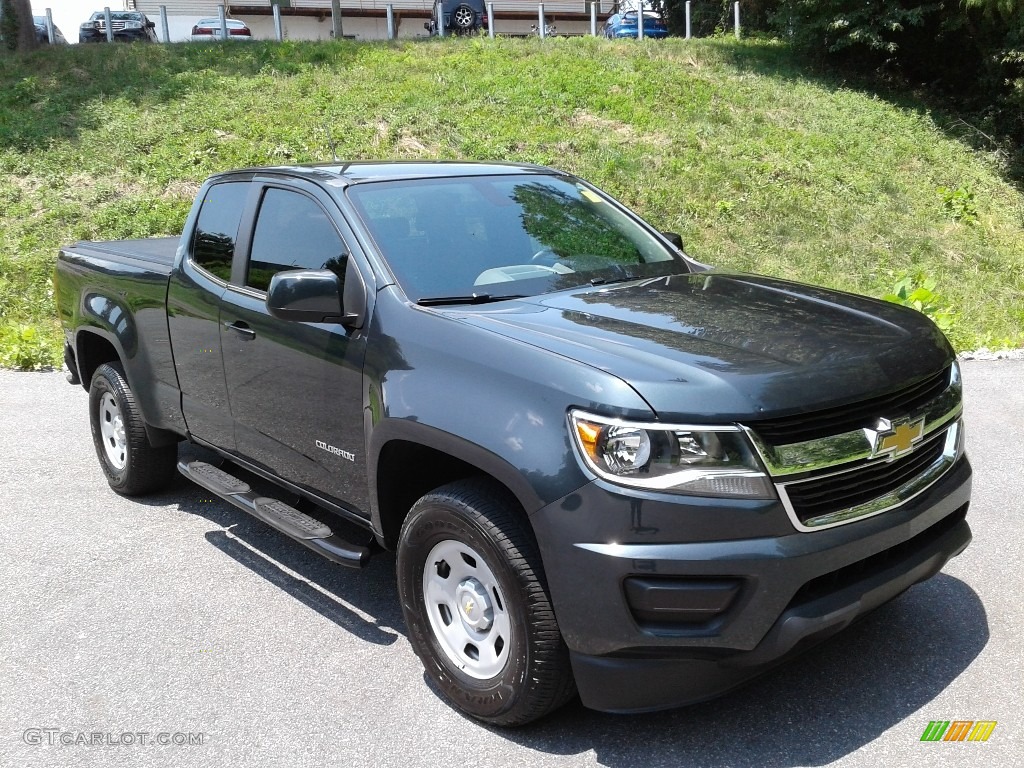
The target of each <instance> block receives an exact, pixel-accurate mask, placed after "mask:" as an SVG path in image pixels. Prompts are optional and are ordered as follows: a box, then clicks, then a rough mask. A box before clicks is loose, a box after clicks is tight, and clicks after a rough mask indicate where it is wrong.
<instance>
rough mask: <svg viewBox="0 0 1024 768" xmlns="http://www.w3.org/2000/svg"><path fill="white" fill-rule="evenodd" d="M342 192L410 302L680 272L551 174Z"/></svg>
mask: <svg viewBox="0 0 1024 768" xmlns="http://www.w3.org/2000/svg"><path fill="white" fill-rule="evenodd" d="M348 195H349V199H350V200H351V201H352V202H353V204H354V205H355V207H356V209H357V211H358V212H359V215H360V217H361V218H362V220H363V222H364V223H365V224H366V227H367V228H368V229H369V230H370V234H371V235H372V236H373V239H374V241H375V242H376V244H377V246H378V248H379V249H380V251H381V253H382V255H383V256H384V258H385V259H386V260H387V262H388V264H389V265H390V267H391V271H392V272H393V273H394V275H395V278H396V279H397V280H398V283H399V285H401V287H402V289H403V290H404V291H405V293H406V295H408V296H409V298H410V299H412V300H413V301H420V300H423V299H431V298H447V297H460V296H462V297H467V298H468V297H474V296H476V297H491V298H497V297H503V296H526V295H536V294H540V293H547V292H549V291H555V290H562V289H565V288H573V287H576V286H580V285H585V284H588V283H590V284H600V283H604V282H613V281H615V282H617V281H621V280H627V279H632V278H641V277H653V276H660V275H668V274H672V273H674V272H679V271H685V270H686V267H685V266H684V265H683V264H682V263H681V262H680V261H678V260H677V259H676V258H675V256H674V255H673V253H672V251H670V250H669V249H668V248H667V247H666V246H665V245H664V244H663V243H662V242H661V241H660V240H659V239H658V238H657V237H656V236H655V235H654V234H653V233H651V232H650V231H648V230H647V229H646V228H644V227H643V226H641V225H640V224H638V223H637V222H636V221H635V220H633V219H632V217H630V216H629V215H627V214H626V213H625V212H624V211H623V210H622V209H620V208H619V207H618V206H616V205H615V204H614V203H613V202H611V201H610V200H608V199H607V198H605V197H603V196H602V195H600V194H598V193H596V192H594V191H593V190H592V189H591V188H589V187H587V186H585V185H583V184H582V183H578V182H573V181H572V180H569V179H564V178H559V177H556V176H541V175H537V176H534V175H531V176H522V175H519V176H482V177H471V178H452V179H422V180H415V181H393V182H374V183H367V184H360V185H356V186H354V187H351V188H349V190H348Z"/></svg>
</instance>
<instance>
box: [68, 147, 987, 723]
mask: <svg viewBox="0 0 1024 768" xmlns="http://www.w3.org/2000/svg"><path fill="white" fill-rule="evenodd" d="M55 285H56V297H57V303H58V308H59V314H60V319H61V321H62V324H63V327H64V329H65V338H66V348H65V360H66V362H67V366H68V368H69V370H70V372H71V373H70V374H69V378H70V380H71V381H72V383H76V384H77V383H81V384H82V385H83V386H84V387H85V388H86V389H87V390H88V392H89V418H90V421H91V426H92V436H93V441H94V443H95V449H96V453H97V455H98V457H99V462H100V466H101V467H102V469H103V472H104V473H105V474H106V477H107V479H108V480H109V483H110V486H111V487H112V488H113V489H114V491H116V492H118V493H122V494H128V495H131V494H143V493H147V492H151V491H155V490H157V489H158V488H161V487H162V486H164V485H165V484H167V483H168V481H170V480H171V479H172V477H173V476H174V473H175V472H176V471H177V472H180V473H182V474H184V475H185V476H187V477H188V478H190V479H191V480H193V481H194V482H195V483H198V484H199V485H200V486H202V487H203V488H206V489H208V490H209V491H210V492H212V493H214V494H216V495H218V496H219V497H221V498H222V499H224V500H225V501H227V502H229V503H231V504H233V505H234V506H236V507H238V508H240V509H242V510H245V511H246V512H248V513H250V514H252V515H254V516H256V517H257V518H260V519H261V520H263V521H265V522H266V523H267V524H269V525H270V526H272V527H273V528H276V529H277V530H278V531H280V532H281V533H283V534H285V535H287V536H290V537H292V538H293V539H295V540H296V541H298V542H299V543H301V544H302V545H304V546H306V547H308V548H309V549H311V550H312V551H314V552H317V553H319V554H320V555H322V556H324V557H327V558H330V559H331V560H333V561H335V562H337V563H340V564H342V565H346V566H352V567H360V566H362V565H364V564H365V563H366V561H367V558H368V557H370V556H371V555H372V554H374V553H376V552H380V551H381V550H394V551H395V552H396V568H397V576H398V591H399V599H400V601H401V606H402V610H403V614H404V617H405V621H406V623H407V629H408V637H409V641H410V643H411V645H412V647H413V649H414V650H415V652H416V653H417V655H418V656H419V657H420V659H421V660H422V662H423V664H424V667H425V669H426V671H427V674H428V676H429V678H430V679H431V680H432V681H433V683H435V684H436V686H437V688H438V689H440V690H441V691H442V692H443V693H444V694H445V696H446V697H447V698H448V699H449V700H450V702H451V703H452V704H453V705H454V706H456V707H458V708H459V709H461V710H463V711H464V712H466V713H468V714H469V715H471V716H473V717H476V718H479V719H481V720H484V721H487V722H490V723H494V724H499V725H518V724H522V723H526V722H528V721H530V720H534V719H536V718H539V717H542V716H544V715H545V714H546V713H548V712H550V711H552V710H553V709H555V708H556V707H558V706H560V705H561V704H563V703H564V702H566V701H567V700H568V699H570V698H572V697H573V696H575V695H577V693H578V695H579V696H580V697H581V699H582V701H583V703H584V704H585V705H586V706H588V707H591V708H594V709H598V710H604V711H613V712H636V711H644V710H653V709H658V708H665V707H672V706H678V705H682V704H687V703H692V702H696V701H700V700H703V699H707V698H709V697H712V696H716V695H719V694H721V693H723V692H725V691H728V690H729V689H732V688H734V687H736V686H738V685H740V684H741V683H743V682H745V681H747V680H748V679H750V678H751V677H753V676H754V675H756V674H758V673H759V672H761V671H763V670H766V669H768V668H770V667H771V666H773V665H775V664H777V663H779V662H780V661H783V660H785V659H788V658H789V657H791V656H793V655H794V654H796V653H798V652H800V651H801V650H803V649H805V648H807V647H808V646H811V645H813V644H815V643H817V642H819V641H821V640H823V639H825V638H827V637H829V636H830V635H832V634H834V633H835V632H838V631H840V630H841V629H842V628H843V627H845V626H847V625H849V624H850V623H851V622H852V621H854V620H856V619H857V618H859V617H860V616H862V615H863V614H864V613H865V612H867V611H869V610H871V609H872V608H875V607H876V606H878V605H880V604H882V603H884V602H886V601H888V600H890V599H892V598H894V597H895V596H897V595H899V594H900V593H902V592H903V591H904V590H906V589H907V588H908V587H910V586H911V585H913V584H915V583H917V582H920V581H922V580H924V579H927V578H929V577H930V576H932V575H934V574H935V573H937V572H938V571H939V570H940V569H941V568H942V567H943V565H944V564H945V563H946V562H947V561H948V560H949V559H950V558H952V557H954V556H955V555H957V554H959V553H960V552H961V551H963V549H964V548H965V547H966V546H967V545H968V543H969V542H970V539H971V532H970V528H969V527H968V523H967V521H966V519H965V518H966V514H967V509H968V504H969V497H970V485H971V468H970V465H969V463H968V460H967V458H966V456H965V455H964V434H963V427H962V424H961V415H962V404H961V380H960V370H959V368H958V365H957V362H956V359H955V356H954V353H953V350H952V349H951V348H950V346H949V344H948V342H947V341H946V339H945V338H944V336H943V335H942V333H941V332H940V331H939V330H938V329H937V328H936V327H935V326H934V325H933V324H932V323H931V322H930V321H929V320H928V319H927V318H926V317H925V316H924V315H922V314H919V313H917V312H915V311H913V310H910V309H907V308H905V307H901V306H897V305H894V304H888V303H884V302H881V301H877V300H874V299H870V298H865V297H861V296H855V295H852V294H848V293H842V292H837V291H831V290H825V289H822V288H815V287H810V286H804V285H798V284H795V283H792V282H786V281H783V280H778V279H771V278H767V277H757V276H750V275H743V274H730V273H727V272H723V271H716V270H712V269H709V268H708V267H706V266H705V265H703V264H700V263H699V262H696V261H694V260H692V259H691V258H690V257H688V256H687V255H686V254H685V253H684V252H683V251H682V249H681V242H680V239H679V237H678V236H676V235H673V234H671V233H662V232H659V231H658V230H656V229H655V228H653V227H651V226H650V225H649V224H647V223H645V222H644V221H643V220H641V219H640V218H639V217H638V216H637V215H635V214H634V213H632V212H631V211H629V210H628V209H627V208H625V207H624V206H623V205H621V204H620V203H618V202H617V201H616V200H614V199H613V198H611V197H609V196H608V195H606V194H605V193H603V192H601V191H600V190H598V189H596V188H595V187H593V186H591V185H590V184H588V183H586V182H585V181H583V180H581V179H579V178H576V177H574V176H572V175H569V174H567V173H563V172H559V171H557V170H552V169H549V168H543V167H538V166H531V165H513V164H498V163H495V164H472V163H440V162H437V163H434V162H410V163H374V162H354V163H344V164H342V163H335V164H330V165H317V166H302V167H280V168H270V167H268V168H255V169H248V170H238V171H232V172H229V173H223V174H219V175H216V176H214V177H212V178H210V179H209V180H208V181H207V182H206V183H205V185H204V186H203V187H202V189H201V191H200V193H199V194H198V197H197V198H196V201H195V203H194V205H193V207H192V210H191V213H190V214H189V217H188V219H187V221H186V222H185V226H184V230H183V234H182V236H181V238H180V240H178V239H170V238H166V239H147V240H136V241H123V242H107V243H95V242H82V243H78V244H76V245H74V246H72V247H68V248H65V249H63V250H62V251H61V252H60V255H59V258H58V261H57V269H56V275H55ZM181 441H189V442H190V443H192V444H194V445H197V446H202V452H203V454H204V455H206V456H207V458H208V459H209V460H208V461H206V460H199V459H195V458H191V459H189V458H187V456H188V455H189V454H193V455H194V454H195V453H196V452H197V450H198V449H193V448H189V450H182V451H180V452H179V450H178V448H179V443H180V442H181ZM181 455H185V456H186V458H181V459H179V456H181ZM261 487H262V488H263V490H259V488H261ZM267 488H269V489H271V490H270V491H267V490H266V489H267ZM345 530H352V531H357V532H365V538H363V539H360V538H359V537H357V536H353V535H351V534H350V533H343V531H345ZM907 650H908V653H911V652H912V649H907Z"/></svg>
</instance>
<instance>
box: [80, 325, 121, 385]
mask: <svg viewBox="0 0 1024 768" xmlns="http://www.w3.org/2000/svg"><path fill="white" fill-rule="evenodd" d="M75 360H76V362H77V366H78V376H79V378H80V379H81V380H82V388H83V389H85V390H86V391H88V390H89V382H90V381H92V377H93V374H94V373H96V369H97V368H99V367H100V366H101V365H103V364H104V363H113V362H117V363H120V364H121V367H122V368H124V359H123V358H122V350H120V349H118V347H117V346H116V345H115V344H114V342H113V341H112V340H111V339H110V338H109V337H108V336H107V335H106V334H104V333H101V332H99V331H98V330H97V329H93V328H90V329H88V330H85V329H83V330H80V331H79V332H78V333H77V334H76V336H75Z"/></svg>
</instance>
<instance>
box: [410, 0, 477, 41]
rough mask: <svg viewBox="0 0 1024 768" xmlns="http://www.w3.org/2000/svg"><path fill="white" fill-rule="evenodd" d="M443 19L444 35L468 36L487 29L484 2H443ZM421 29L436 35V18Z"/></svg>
mask: <svg viewBox="0 0 1024 768" xmlns="http://www.w3.org/2000/svg"><path fill="white" fill-rule="evenodd" d="M441 14H442V16H443V17H444V33H445V34H446V35H469V34H472V33H473V32H479V31H480V30H482V29H487V24H488V20H487V10H486V9H485V8H484V0H444V2H443V3H442V5H441ZM423 28H424V29H425V30H427V31H428V32H430V34H431V35H436V34H437V33H438V30H437V18H436V17H432V18H431V19H430V21H428V22H425V23H424V24H423Z"/></svg>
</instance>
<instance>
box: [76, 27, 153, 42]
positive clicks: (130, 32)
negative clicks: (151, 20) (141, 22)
mask: <svg viewBox="0 0 1024 768" xmlns="http://www.w3.org/2000/svg"><path fill="white" fill-rule="evenodd" d="M78 42H79V43H105V42H107V33H106V31H101V30H98V29H91V30H86V29H80V30H79V31H78ZM114 42H115V43H138V42H143V43H145V42H149V36H148V35H147V34H146V30H144V29H119V30H115V31H114Z"/></svg>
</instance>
